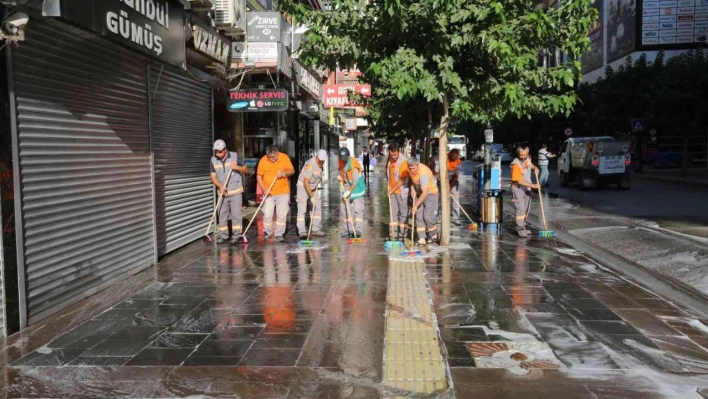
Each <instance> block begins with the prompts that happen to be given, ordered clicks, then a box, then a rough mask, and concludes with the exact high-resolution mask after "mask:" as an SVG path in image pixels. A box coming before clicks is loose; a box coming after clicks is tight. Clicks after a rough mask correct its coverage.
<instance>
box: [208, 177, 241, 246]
mask: <svg viewBox="0 0 708 399" xmlns="http://www.w3.org/2000/svg"><path fill="white" fill-rule="evenodd" d="M233 171H234V170H233V169H229V174H228V175H226V181H225V182H224V186H228V185H229V179H231V172H233ZM223 200H224V191H223V190H222V191H221V192H219V199H218V200H217V201H216V206H215V207H214V213H212V214H211V220H209V226H207V229H206V233H204V235H205V236H208V235H209V230H211V225H213V224H214V219H215V218H216V212H218V211H219V208H220V207H221V201H223Z"/></svg>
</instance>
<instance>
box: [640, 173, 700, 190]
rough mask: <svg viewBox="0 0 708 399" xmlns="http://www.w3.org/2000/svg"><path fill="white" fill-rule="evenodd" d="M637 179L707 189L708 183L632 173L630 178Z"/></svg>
mask: <svg viewBox="0 0 708 399" xmlns="http://www.w3.org/2000/svg"><path fill="white" fill-rule="evenodd" d="M636 177H639V178H640V179H642V178H643V179H648V180H659V181H663V182H667V183H676V184H686V185H691V186H706V187H708V181H703V180H691V178H689V179H688V180H686V179H683V178H681V179H679V180H677V179H673V178H670V177H662V176H652V175H645V174H639V173H636V172H635V173H632V178H636Z"/></svg>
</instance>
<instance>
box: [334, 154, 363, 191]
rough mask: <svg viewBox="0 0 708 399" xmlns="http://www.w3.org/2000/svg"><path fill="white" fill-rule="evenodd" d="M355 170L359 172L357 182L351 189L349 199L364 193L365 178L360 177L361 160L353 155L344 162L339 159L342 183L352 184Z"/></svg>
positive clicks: (361, 169) (361, 170)
mask: <svg viewBox="0 0 708 399" xmlns="http://www.w3.org/2000/svg"><path fill="white" fill-rule="evenodd" d="M355 170H357V171H358V172H359V181H358V182H357V184H356V187H354V188H353V189H351V191H352V194H351V196H350V198H351V199H357V198H361V197H363V196H364V194H366V180H365V179H364V178H363V177H362V172H363V171H364V168H363V167H362V166H361V162H359V160H358V159H356V158H353V157H349V159H348V160H347V163H346V164H345V163H344V162H342V161H341V160H340V161H339V174H340V176H342V178H343V179H344V184H346V185H347V186H352V185H353V183H354V171H355Z"/></svg>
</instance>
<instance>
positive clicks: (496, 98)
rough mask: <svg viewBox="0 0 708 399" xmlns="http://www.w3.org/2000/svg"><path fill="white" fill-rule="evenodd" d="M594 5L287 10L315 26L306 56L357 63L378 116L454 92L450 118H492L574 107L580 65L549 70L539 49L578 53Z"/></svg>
mask: <svg viewBox="0 0 708 399" xmlns="http://www.w3.org/2000/svg"><path fill="white" fill-rule="evenodd" d="M591 3H592V1H591V0H566V1H563V2H561V5H560V6H559V7H558V8H555V9H551V10H535V9H534V8H533V5H532V2H531V1H529V0H505V1H503V2H502V1H496V0H395V1H392V0H335V1H334V2H333V5H332V8H333V10H332V11H327V12H321V11H313V10H310V9H309V8H308V7H306V6H304V5H301V4H297V3H296V0H286V1H285V2H284V3H283V8H284V9H285V10H287V11H288V12H289V13H291V14H294V15H295V17H296V19H297V20H299V21H304V22H306V23H308V24H309V25H310V27H311V28H310V30H309V31H308V33H307V34H306V37H305V38H304V40H303V45H302V53H301V56H300V59H301V61H303V62H304V63H306V64H309V65H318V66H328V67H330V68H335V67H337V66H339V67H340V68H349V67H352V66H354V65H357V67H358V68H359V69H360V70H362V71H363V72H364V80H366V81H367V82H369V83H371V84H372V85H373V87H374V89H375V92H374V96H375V98H374V99H373V100H372V107H380V108H381V109H380V110H379V111H375V112H374V114H378V115H386V114H387V112H388V111H390V110H392V109H394V108H396V107H398V108H402V107H407V106H409V105H410V104H411V102H416V101H423V102H426V103H442V99H443V97H447V99H449V107H450V113H451V116H452V117H453V118H457V119H460V120H473V121H477V122H481V123H486V122H487V121H499V120H501V119H503V118H504V117H505V116H507V115H509V114H513V115H516V116H524V115H529V114H537V113H543V114H550V115H554V114H566V115H567V114H568V113H569V112H570V111H571V110H572V108H573V106H574V105H575V104H576V102H577V96H576V92H575V86H576V82H577V80H578V77H579V73H580V64H579V63H578V62H571V63H567V64H565V65H561V66H557V67H552V68H543V67H541V66H540V65H539V62H538V55H539V52H555V51H556V50H558V51H560V52H564V53H567V54H568V55H569V56H570V57H571V59H579V58H580V55H581V54H582V53H583V51H585V50H586V48H587V47H588V45H589V40H588V38H587V32H588V31H589V29H590V27H591V25H592V24H593V23H594V21H595V20H596V19H597V15H596V14H597V11H596V10H595V9H594V8H593V7H592V4H591ZM378 89H381V90H380V91H379V90H378ZM378 96H386V97H385V98H378ZM377 102H378V103H377ZM414 109H418V107H414ZM398 114H400V115H404V116H408V115H409V112H405V110H402V111H401V112H399V113H398Z"/></svg>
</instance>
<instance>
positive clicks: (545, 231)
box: [536, 171, 557, 238]
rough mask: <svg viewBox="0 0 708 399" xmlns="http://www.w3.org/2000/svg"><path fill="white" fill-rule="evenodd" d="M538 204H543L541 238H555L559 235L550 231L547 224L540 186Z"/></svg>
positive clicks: (539, 233)
mask: <svg viewBox="0 0 708 399" xmlns="http://www.w3.org/2000/svg"><path fill="white" fill-rule="evenodd" d="M538 181H539V180H538V171H536V182H538ZM538 202H539V204H541V217H542V218H543V230H541V231H539V232H538V237H539V238H553V237H555V236H556V235H557V234H556V232H555V231H553V230H548V225H547V224H546V211H545V210H544V209H543V196H541V185H540V184H539V185H538Z"/></svg>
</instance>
